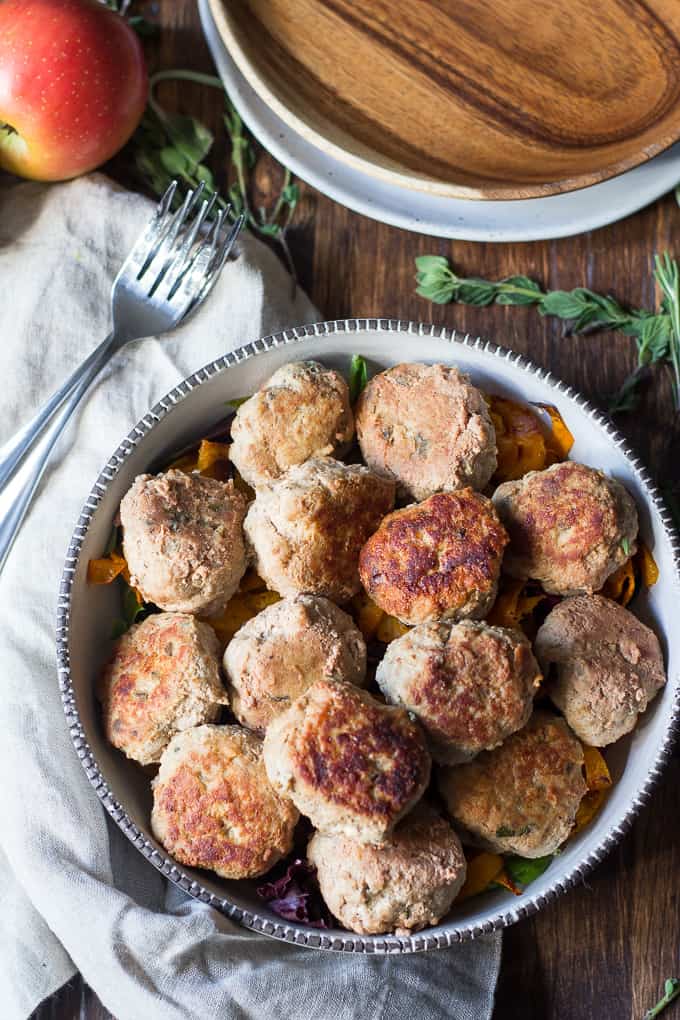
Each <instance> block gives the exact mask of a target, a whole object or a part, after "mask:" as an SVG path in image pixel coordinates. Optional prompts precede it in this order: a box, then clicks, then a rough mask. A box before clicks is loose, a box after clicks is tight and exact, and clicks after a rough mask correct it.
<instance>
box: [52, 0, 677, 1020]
mask: <svg viewBox="0 0 680 1020" xmlns="http://www.w3.org/2000/svg"><path fill="white" fill-rule="evenodd" d="M154 10H155V13H154V15H153V17H154V19H155V20H158V21H159V22H160V24H161V26H162V31H161V33H160V37H159V38H158V40H157V41H154V42H152V43H151V44H149V46H148V53H149V59H150V65H151V66H152V68H153V69H160V68H170V67H188V68H192V69H194V70H200V71H211V70H212V67H213V65H212V61H211V58H210V54H209V52H208V49H207V47H206V45H205V43H204V41H203V37H202V34H201V28H200V22H199V18H198V12H197V9H196V5H195V3H194V0H161V2H160V3H159V4H157V5H154ZM162 97H163V101H164V103H165V104H166V105H167V106H168V107H170V108H172V107H174V108H176V109H179V110H182V111H184V112H190V113H192V114H194V115H195V116H198V117H200V118H201V119H202V120H203V121H204V122H205V123H207V124H208V125H209V126H211V127H212V128H213V130H214V131H215V133H216V134H218V135H219V132H220V126H221V109H222V99H221V97H220V94H219V93H218V92H216V91H214V90H212V89H207V88H201V87H199V86H192V85H187V84H182V87H181V95H180V90H179V89H178V88H176V87H175V86H174V85H173V84H168V85H167V86H164V91H163V92H162ZM216 149H217V154H218V156H219V155H222V156H224V154H225V148H224V143H222V145H221V146H220V145H219V144H218V145H217V146H216ZM223 165H226V160H225V162H224V163H223ZM118 166H119V164H118V163H116V170H115V172H117V173H118V174H119V176H121V177H122V179H124V180H125V173H124V171H120V170H118ZM218 169H219V167H218ZM265 177H266V175H265ZM126 183H129V179H128V180H127V181H126ZM301 191H302V200H301V203H300V206H299V208H298V210H297V213H296V218H295V221H294V226H293V227H292V229H291V231H290V235H289V238H290V246H291V249H292V253H293V258H294V261H295V265H296V267H297V271H298V275H299V278H300V283H301V285H302V286H303V287H304V288H305V289H306V290H307V292H308V293H309V294H310V296H311V297H312V299H313V301H314V302H315V303H316V305H317V307H318V308H319V309H320V311H321V316H322V317H323V318H326V319H335V318H342V317H344V316H348V315H351V316H380V317H395V318H401V319H415V320H421V321H424V322H430V321H432V322H435V323H439V324H445V325H446V326H449V327H455V328H456V329H458V330H462V331H469V332H470V333H474V334H481V335H482V336H485V337H489V338H490V339H492V340H494V341H496V342H497V343H500V344H502V345H504V346H506V347H511V348H513V349H514V350H516V351H521V352H522V353H523V354H526V355H528V356H529V357H530V358H532V359H533V360H534V361H535V362H537V363H538V364H540V365H543V366H545V367H546V368H549V369H550V370H551V371H552V372H553V373H554V374H555V375H556V376H559V377H560V378H561V379H563V380H564V381H565V382H567V383H570V384H571V385H573V386H574V387H576V388H577V389H578V390H580V391H581V392H582V393H583V394H584V395H586V396H587V397H589V398H590V399H591V400H592V401H593V402H595V403H602V402H603V398H604V396H605V395H606V394H608V393H610V392H612V391H613V390H615V389H616V387H617V386H618V385H619V384H620V383H621V382H622V380H623V379H624V377H625V376H626V374H627V373H628V372H629V371H630V370H631V368H632V367H633V366H634V362H635V352H634V346H633V343H632V341H631V340H629V339H628V338H626V337H624V336H622V335H616V334H611V333H602V334H597V335H593V336H588V337H565V336H563V330H562V326H561V324H560V323H559V322H557V321H555V320H553V319H544V318H541V317H540V316H539V315H538V314H537V312H536V311H535V310H533V309H525V308H503V307H492V308H481V309H480V308H465V307H462V306H456V305H449V306H443V307H442V306H433V305H430V304H429V303H428V302H426V301H424V300H423V299H422V298H419V297H417V296H416V295H415V284H414V262H413V260H414V258H415V256H416V255H421V254H425V253H427V254H440V255H446V256H448V257H449V258H450V259H451V260H452V262H453V264H454V266H455V267H456V268H457V270H458V271H459V272H460V273H461V275H468V276H473V275H479V276H484V277H488V278H497V277H503V276H508V275H511V274H519V273H522V274H526V275H528V276H531V277H534V278H535V279H536V280H538V281H540V282H541V283H542V284H544V285H545V286H547V287H550V288H551V289H557V288H561V289H569V288H571V287H575V286H586V287H590V288H592V289H593V290H596V291H604V292H611V293H613V294H614V295H615V296H616V297H617V298H619V300H621V301H623V302H626V303H630V304H632V305H640V306H643V307H651V306H652V305H653V303H654V301H655V295H654V289H653V285H652V282H651V273H650V266H651V261H652V256H653V254H654V253H655V252H658V251H663V250H665V249H668V250H669V251H671V252H672V253H674V254H675V255H676V256H680V208H678V206H677V204H676V202H675V200H674V199H673V197H672V196H669V197H666V198H664V199H663V200H661V201H659V202H657V203H655V204H654V205H653V206H651V207H649V208H647V209H645V210H643V211H642V212H640V213H638V214H637V215H635V216H631V217H629V218H628V219H626V220H624V221H623V222H621V223H617V224H614V225H612V226H610V227H606V228H603V229H601V230H597V231H594V232H592V233H589V234H583V235H581V236H579V237H574V238H566V239H563V240H558V241H542V242H534V243H522V244H474V243H468V242H462V241H446V240H438V239H433V238H428V237H422V236H420V235H418V234H412V233H407V232H405V231H403V230H398V229H396V228H393V227H388V226H385V225H383V224H380V223H376V222H374V221H373V220H370V219H367V218H365V217H363V216H358V215H356V214H355V213H353V212H350V211H349V210H347V209H344V208H343V207H342V206H339V205H337V204H336V203H334V202H332V201H331V200H330V199H328V198H326V197H324V196H323V195H321V194H319V192H317V191H315V190H314V189H313V188H311V187H308V186H306V185H301ZM291 325H292V324H291ZM244 339H247V338H244ZM617 424H618V425H619V427H620V429H621V430H622V431H623V432H624V433H625V435H626V436H627V437H628V438H629V439H630V441H631V442H632V444H633V445H634V446H635V447H636V448H637V449H638V451H639V452H640V454H641V455H642V457H643V459H644V460H645V462H646V463H647V465H648V466H649V467H650V469H651V471H652V473H653V474H654V475H655V477H656V478H657V480H658V481H659V482H661V483H662V484H668V483H669V482H675V483H677V482H678V481H680V446H679V440H680V416H678V415H674V414H673V410H672V404H671V391H670V385H669V378H668V376H667V374H666V372H665V370H661V371H659V372H658V373H657V374H655V375H654V377H653V380H652V382H651V383H650V384H649V385H648V386H647V388H646V390H645V393H644V397H643V400H642V402H641V405H640V408H639V410H638V411H636V412H635V413H633V414H629V415H624V416H621V417H620V418H619V419H618V421H617ZM679 951H680V758H679V757H678V755H677V753H676V756H675V757H674V759H673V761H672V763H671V765H670V767H669V768H668V769H667V770H666V772H665V775H664V777H663V779H662V781H661V782H660V784H659V785H658V787H657V789H656V791H655V792H654V794H653V796H652V799H651V801H650V803H649V805H648V806H647V807H646V808H645V810H644V811H643V812H642V813H641V815H640V816H639V818H638V820H637V821H636V823H635V824H634V826H633V828H632V829H631V831H630V832H629V833H628V835H627V836H626V837H625V838H624V840H623V841H622V843H621V844H620V846H619V847H618V849H617V850H616V851H615V852H613V853H612V854H611V855H610V856H609V857H608V858H607V860H606V861H605V862H604V863H603V864H601V865H600V866H599V867H598V868H597V869H596V870H595V871H594V872H593V873H592V874H591V875H590V876H589V878H588V880H587V882H586V883H584V885H583V886H582V887H580V888H578V889H575V890H573V891H571V892H570V893H569V894H568V895H566V896H564V897H562V898H561V899H559V900H557V901H556V902H554V903H552V904H551V905H550V906H548V907H547V908H546V909H545V910H543V911H542V912H541V913H540V914H538V915H537V916H535V917H533V918H531V919H529V920H527V921H524V922H522V923H521V924H517V925H515V926H514V927H512V928H510V929H508V930H507V931H506V932H505V935H504V943H503V963H502V968H501V976H500V981H499V985H498V992H497V1004H496V1010H495V1013H494V1018H495V1020H511V1018H513V1020H514V1018H521V1020H553V1018H555V1020H589V1018H591V1017H593V1018H594V1017H597V1018H598V1020H628V1018H631V1020H640V1018H641V1017H642V1015H643V1013H644V1011H645V1009H647V1008H648V1007H649V1006H650V1005H652V1004H653V1003H654V1002H656V1000H657V999H658V998H659V996H660V994H661V990H662V986H663V981H664V979H665V978H667V977H670V976H680V960H679ZM406 962H407V961H405V963H406ZM310 963H311V960H310ZM264 1015H266V1010H264V1011H263V1016H264ZM37 1016H38V1017H39V1020H48V1018H49V1020H71V1018H74V1020H75V1018H76V1017H79V1018H81V1020H103V1018H104V1017H109V1014H108V1013H107V1012H106V1010H104V1008H103V1007H102V1006H101V1005H100V1004H99V1003H98V1001H97V999H96V997H95V996H94V994H93V993H92V992H91V991H90V990H89V989H87V988H86V987H85V986H84V985H83V984H82V982H81V981H79V980H76V981H74V982H73V983H72V984H71V985H70V986H69V987H67V988H66V989H64V990H63V991H62V992H61V993H60V994H59V995H57V996H55V998H54V999H53V1000H51V1001H50V1002H49V1003H46V1004H45V1005H44V1006H43V1007H42V1008H41V1009H40V1010H39V1011H38V1014H37ZM666 1016H667V1017H668V1020H672V1018H673V1017H680V1000H679V1001H677V1002H676V1003H675V1004H674V1006H672V1007H671V1008H670V1009H669V1010H668V1012H667V1014H665V1015H664V1017H666ZM310 1020H326V1018H310ZM367 1020H368V1018H367Z"/></svg>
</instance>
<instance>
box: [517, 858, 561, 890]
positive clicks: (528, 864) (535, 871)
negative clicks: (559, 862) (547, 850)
mask: <svg viewBox="0 0 680 1020" xmlns="http://www.w3.org/2000/svg"><path fill="white" fill-rule="evenodd" d="M554 856H555V855H554V854H548V856H547V857H535V858H533V859H530V858H528V857H516V856H512V857H506V858H505V868H506V871H507V872H508V874H509V875H510V878H511V879H512V880H513V882H514V883H515V884H516V885H520V886H522V888H526V887H527V886H528V885H530V884H531V883H532V882H534V881H535V880H536V879H537V878H539V877H540V876H541V875H542V874H543V872H544V871H545V870H546V869H547V868H548V867H549V866H550V863H551V861H552V860H553V857H554Z"/></svg>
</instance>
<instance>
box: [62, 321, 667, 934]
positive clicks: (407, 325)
mask: <svg viewBox="0 0 680 1020" xmlns="http://www.w3.org/2000/svg"><path fill="white" fill-rule="evenodd" d="M360 332H370V333H385V334H390V333H392V334H394V333H400V334H404V333H407V334H410V335H412V336H422V337H427V338H428V339H432V340H439V341H441V342H442V343H443V344H444V343H445V344H447V345H451V344H459V345H461V346H465V347H468V348H474V349H476V350H480V351H482V352H483V353H484V354H488V355H490V356H492V357H495V358H499V359H503V360H505V361H507V362H509V363H511V364H513V365H514V366H517V367H519V368H520V369H522V370H523V371H525V372H527V373H528V374H529V375H532V376H534V377H536V378H538V379H540V380H541V382H542V383H543V384H545V385H547V386H548V387H549V388H551V389H553V390H555V391H556V392H558V393H559V394H560V395H561V396H562V397H563V398H565V399H567V400H570V401H572V402H573V403H574V404H576V406H578V407H579V408H580V409H581V411H584V412H585V413H586V414H587V416H588V417H589V418H590V420H591V421H592V422H593V423H594V424H595V425H596V426H598V427H599V428H601V429H602V430H603V431H604V432H605V434H606V436H607V437H608V438H609V439H610V440H611V441H613V443H614V444H615V445H616V447H617V448H618V449H619V451H620V452H621V453H622V454H623V455H624V456H625V457H626V459H627V460H628V462H629V464H630V466H631V469H632V471H633V472H634V474H635V475H636V477H637V479H638V481H639V482H640V484H641V486H642V489H643V491H644V493H645V496H646V498H647V500H648V502H649V504H650V505H651V506H653V507H654V509H655V510H656V512H657V513H658V516H659V519H660V522H661V525H662V527H663V529H664V532H665V536H666V538H667V540H668V542H669V545H670V548H671V552H672V559H673V568H674V575H675V583H676V587H677V588H678V590H680V540H679V539H678V536H677V534H676V531H675V527H674V524H673V520H672V517H671V515H670V513H669V511H668V509H667V507H666V505H665V503H664V501H663V499H662V497H661V495H660V493H659V492H658V490H657V488H656V486H655V485H654V483H653V481H652V479H651V477H650V475H649V472H648V471H647V469H646V468H645V466H644V465H643V464H642V463H641V461H640V459H639V458H638V456H637V454H636V453H635V452H634V450H633V449H632V448H631V447H630V445H629V444H628V442H627V440H626V439H624V437H623V436H622V435H621V434H620V433H619V432H618V430H617V429H616V428H615V427H614V425H613V424H612V422H611V421H610V419H609V418H608V417H607V416H606V415H605V414H604V413H603V412H601V411H600V410H598V409H597V408H595V407H594V406H593V405H592V404H591V403H590V402H589V401H588V400H586V399H585V398H584V397H582V396H581V395H580V393H578V392H577V391H576V390H574V389H573V388H572V387H571V386H567V385H566V384H565V383H563V382H561V381H560V380H559V379H556V378H555V377H554V376H553V375H552V373H551V372H549V371H548V370H546V369H543V368H541V367H540V366H539V365H536V364H535V363H534V362H532V361H530V360H529V359H528V358H526V357H525V356H524V355H522V354H519V353H517V352H515V351H511V350H508V349H507V348H503V347H499V346H498V345H497V344H495V343H493V342H491V341H488V340H484V339H482V338H481V337H472V336H471V335H470V334H468V333H466V334H464V335H463V334H460V333H458V332H457V331H456V330H453V329H448V328H446V327H442V326H437V325H433V324H429V323H418V322H412V321H408V320H406V321H404V320H400V319H376V318H368V319H365V318H348V319H338V320H331V321H327V322H318V323H313V324H310V325H305V326H300V327H296V328H293V329H287V330H283V331H281V332H278V333H273V334H271V335H269V336H265V337H262V338H260V339H258V340H255V341H252V342H251V343H248V344H245V345H244V346H242V347H239V348H237V349H236V350H233V351H230V352H229V353H227V354H225V355H223V356H222V357H220V358H217V359H216V360H214V361H211V362H209V363H208V364H207V365H204V366H203V367H202V368H200V369H198V371H197V372H194V373H193V374H192V375H190V376H188V377H187V378H186V379H184V380H183V381H182V382H180V383H179V384H178V385H177V386H175V387H173V389H172V390H170V392H169V393H167V394H166V395H165V396H164V397H162V398H161V399H160V400H159V401H158V403H156V404H155V405H154V407H152V408H151V410H150V411H148V412H147V413H146V414H145V415H144V417H143V418H142V419H141V420H140V421H139V422H138V423H137V424H136V425H135V426H134V428H133V429H132V430H131V431H130V432H129V433H128V435H127V436H126V437H125V439H123V441H122V442H121V443H120V445H119V446H118V448H117V449H116V451H115V452H114V453H113V454H112V456H111V457H110V458H109V460H108V461H107V463H106V465H105V466H104V468H103V469H102V471H101V472H100V474H99V477H98V478H97V480H96V482H95V483H94V485H93V487H92V489H91V491H90V494H89V496H88V498H87V500H86V502H85V505H84V507H83V509H82V511H81V513H80V516H79V518H78V522H77V524H76V526H75V528H74V531H73V535H72V537H71V540H70V543H69V547H68V551H67V555H66V559H65V564H64V568H63V572H62V576H61V582H60V587H59V598H58V608H57V668H58V677H59V686H60V692H61V700H62V705H63V708H64V713H65V716H66V721H67V724H68V727H69V732H70V735H71V740H72V742H73V745H74V748H75V751H76V754H77V755H78V758H79V759H80V762H81V764H82V766H83V768H84V770H85V773H86V775H87V777H88V779H89V781H90V783H91V784H92V786H93V787H94V789H95V791H96V793H97V796H98V797H99V799H100V800H101V802H102V804H103V806H104V808H105V809H106V811H107V812H108V813H109V815H110V816H111V817H112V819H113V820H114V821H115V823H116V824H117V825H118V826H119V828H120V829H121V830H122V831H123V833H124V834H125V835H126V836H127V838H128V839H129V840H130V841H131V842H132V843H133V844H134V845H135V846H136V847H137V849H138V850H139V851H140V853H141V854H143V856H144V857H145V858H146V859H147V860H148V861H149V862H150V863H151V864H153V866H154V867H155V868H157V869H158V870H159V871H160V872H161V873H162V874H163V875H164V876H165V877H166V878H168V879H169V880H170V881H171V882H173V883H174V884H175V885H177V886H179V888H181V889H182V890H183V891H184V892H186V893H187V894H189V895H190V896H193V897H194V898H196V899H198V900H200V901H201V902H203V903H207V904H209V905H210V906H212V907H215V908H216V909H217V910H219V911H221V912H222V913H223V914H225V915H227V916H228V917H229V918H231V919H232V920H234V921H236V922H238V923H239V924H241V925H242V926H244V927H245V928H249V929H250V930H252V931H255V932H258V933H261V934H264V935H268V936H270V937H271V938H275V939H279V940H282V941H285V942H288V943H293V944H295V945H301V946H307V947H309V948H313V949H324V950H335V951H339V952H355V953H356V952H358V953H377V954H388V953H397V954H398V953H412V952H423V951H426V950H431V949H442V948H446V947H449V946H452V945H455V944H457V943H460V942H466V941H469V940H471V939H474V938H478V937H480V936H482V935H487V934H490V933H491V932H494V931H497V930H499V929H502V928H505V927H507V926H509V925H511V924H514V923H516V922H517V921H519V920H522V919H523V918H526V917H529V916H531V915H532V914H535V913H536V912H537V911H538V910H540V909H541V908H542V907H544V906H545V905H546V904H547V903H550V902H552V901H553V900H554V899H556V898H557V897H558V896H560V895H562V894H563V893H565V892H566V891H567V890H568V889H570V888H572V887H573V886H574V885H576V884H577V883H579V882H581V881H582V880H583V878H584V877H585V876H586V875H587V874H588V873H589V872H590V871H591V870H592V869H593V868H594V867H595V866H596V865H597V864H598V863H600V861H602V860H603V858H604V857H605V856H606V855H607V854H608V853H609V852H610V851H611V850H612V849H613V848H614V846H615V845H616V844H617V843H618V842H619V840H620V839H621V838H622V836H623V835H624V834H625V833H626V832H627V831H628V829H629V828H630V826H631V824H632V822H633V820H634V818H635V816H636V815H637V814H638V812H639V810H640V809H641V808H642V807H643V806H644V804H646V803H647V801H648V800H649V798H650V795H651V793H652V790H653V788H654V786H655V785H656V783H657V781H658V779H659V777H660V775H661V772H662V771H663V768H664V766H665V765H666V763H667V761H668V760H669V757H670V755H671V752H672V747H673V743H674V741H675V738H676V736H677V734H678V732H680V686H679V687H678V689H677V690H676V692H675V697H674V700H673V702H672V705H671V709H670V713H669V717H668V719H667V721H666V727H665V733H664V738H663V741H662V742H661V744H660V745H659V747H658V748H657V752H656V755H655V759H654V761H653V763H652V764H651V766H650V767H649V769H648V771H647V774H646V776H645V779H644V781H643V782H642V784H641V785H640V786H639V788H638V790H637V792H636V794H635V796H634V797H633V799H632V801H631V804H630V806H629V808H628V811H627V812H626V814H625V816H624V817H623V819H622V820H621V821H620V822H619V824H617V825H616V826H613V827H612V828H611V829H610V830H609V832H607V833H606V835H605V836H604V837H603V839H602V840H601V841H600V843H599V844H598V845H597V846H596V847H595V849H593V850H591V851H590V853H589V854H588V855H587V856H586V857H585V858H584V859H583V860H582V861H580V862H579V863H578V864H577V865H576V866H575V867H574V868H572V869H571V871H570V872H569V873H568V874H567V875H565V876H562V877H560V878H558V879H556V880H555V881H554V882H553V883H552V884H551V885H550V887H549V888H548V889H547V890H545V892H544V893H542V894H540V895H536V896H534V897H530V898H529V899H528V900H527V901H526V902H525V903H523V904H522V906H521V907H517V908H516V909H514V910H499V911H498V912H497V913H495V914H494V915H493V916H492V917H491V918H489V920H488V921H485V922H484V923H483V924H481V925H472V924H467V925H466V924H463V925H460V926H458V925H456V924H455V923H454V922H444V924H445V925H446V926H447V930H446V931H444V932H438V933H437V934H436V935H435V934H428V931H427V930H425V931H423V932H418V933H416V934H414V935H410V936H401V937H398V936H390V935H380V936H379V935H371V936H361V935H354V934H352V933H350V932H348V933H347V934H346V935H337V934H333V935H330V934H325V933H324V932H323V931H322V930H321V931H317V930H312V929H310V928H308V927H306V926H303V925H296V924H292V923H287V922H285V921H280V922H275V921H273V920H271V918H269V917H262V916H260V915H259V914H257V913H256V912H253V911H249V910H244V909H242V908H241V907H238V906H236V905H235V904H234V903H231V902H230V901H229V900H228V899H227V898H226V897H221V896H216V895H215V894H214V893H212V892H210V891H209V890H208V889H206V888H205V887H204V886H203V885H201V883H200V882H197V881H195V880H194V879H192V878H190V877H189V876H188V875H187V874H186V873H185V872H184V871H183V870H182V869H181V868H180V867H178V865H177V864H176V862H175V861H174V860H173V859H172V857H170V856H169V855H168V854H165V853H163V852H162V851H160V850H159V849H157V847H156V846H155V845H154V844H153V843H151V842H150V841H149V840H148V839H147V837H146V835H145V834H144V832H142V831H141V830H140V829H139V828H138V826H137V825H136V824H135V823H134V822H133V821H132V819H131V818H130V817H129V815H128V814H127V812H126V810H125V808H124V807H123V806H122V804H120V803H119V802H118V801H117V800H116V798H115V797H114V796H113V794H112V792H111V790H110V788H109V786H108V783H107V781H106V779H105V777H104V775H103V773H102V771H101V769H100V766H99V763H98V762H97V759H96V757H95V755H94V753H93V752H92V749H91V748H90V746H89V743H88V740H87V735H86V732H85V729H84V727H83V724H82V720H81V718H80V715H79V712H78V708H77V704H76V695H75V690H74V687H73V682H72V678H71V667H70V651H69V635H70V611H71V593H72V586H73V580H74V577H75V571H76V568H77V565H78V559H79V555H80V552H81V548H82V544H83V541H84V538H85V535H86V534H87V531H88V528H89V525H90V522H91V520H92V517H93V515H94V513H95V511H96V510H97V508H98V506H99V504H100V502H101V500H102V499H103V497H104V495H105V493H106V491H107V488H108V486H109V484H110V482H111V480H112V479H113V478H114V476H115V475H116V474H117V473H118V471H119V470H120V467H121V465H122V464H123V463H124V462H125V460H126V459H127V457H128V456H129V455H130V453H131V452H132V450H134V449H135V447H136V446H137V445H138V444H139V443H140V441H141V440H143V439H144V438H145V437H146V436H148V435H149V433H150V432H151V431H152V430H153V428H154V427H155V425H156V424H157V423H158V422H159V421H160V420H161V419H162V418H164V417H165V416H166V415H167V414H169V413H170V411H172V409H173V408H174V407H176V406H177V404H179V403H180V402H181V401H183V400H184V399H185V398H186V397H187V396H188V395H189V394H190V393H191V392H192V391H193V390H194V389H196V388H197V387H198V386H201V385H202V384H203V383H205V382H207V381H208V380H211V379H213V378H214V377H215V376H216V375H220V374H222V373H224V372H227V371H228V370H229V369H230V368H232V367H234V366H235V365H238V364H240V363H241V362H243V361H246V360H248V359H250V358H254V357H257V356H259V355H261V354H265V353H266V352H268V351H271V350H273V349H275V348H277V347H282V346H286V345H291V346H292V345H294V344H296V343H300V342H302V341H304V340H309V339H318V340H320V341H322V340H323V339H324V338H328V337H332V336H335V335H337V334H345V333H360ZM320 354H322V352H321V351H320Z"/></svg>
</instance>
